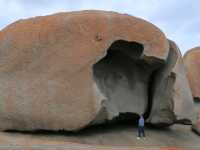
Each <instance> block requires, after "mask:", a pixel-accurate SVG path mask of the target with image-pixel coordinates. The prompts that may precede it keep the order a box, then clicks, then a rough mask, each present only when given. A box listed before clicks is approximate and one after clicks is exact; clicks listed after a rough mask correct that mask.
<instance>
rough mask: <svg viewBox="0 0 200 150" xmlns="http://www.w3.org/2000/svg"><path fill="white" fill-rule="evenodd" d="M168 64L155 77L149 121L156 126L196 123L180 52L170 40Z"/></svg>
mask: <svg viewBox="0 0 200 150" xmlns="http://www.w3.org/2000/svg"><path fill="white" fill-rule="evenodd" d="M169 44H170V50H169V55H168V59H167V63H166V64H165V65H164V66H163V67H161V69H160V70H159V71H158V73H157V74H156V76H155V85H154V88H153V91H152V93H153V95H152V99H153V101H152V102H153V104H152V109H151V113H150V117H149V119H148V121H149V122H151V123H152V124H155V125H170V124H173V123H175V122H179V123H183V124H191V123H192V122H194V104H193V99H192V95H191V91H190V87H189V84H188V81H187V77H186V72H185V69H184V64H183V60H182V56H181V53H180V50H179V49H178V47H177V46H176V44H175V43H174V42H173V41H170V40H169Z"/></svg>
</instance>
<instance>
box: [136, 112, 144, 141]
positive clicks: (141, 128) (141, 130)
mask: <svg viewBox="0 0 200 150" xmlns="http://www.w3.org/2000/svg"><path fill="white" fill-rule="evenodd" d="M144 125H145V122H144V117H143V115H140V118H139V120H138V137H137V139H140V138H141V137H144V139H145V132H144Z"/></svg>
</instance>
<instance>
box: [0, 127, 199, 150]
mask: <svg viewBox="0 0 200 150" xmlns="http://www.w3.org/2000/svg"><path fill="white" fill-rule="evenodd" d="M146 135H147V137H146V139H145V140H144V139H140V140H137V127H136V126H134V125H130V124H117V125H116V124H115V125H107V126H106V125H104V126H95V127H90V128H88V129H84V130H82V131H80V132H77V133H69V132H64V131H60V132H47V131H40V132H36V133H30V132H23V133H22V132H1V133H0V149H1V146H8V145H20V144H24V143H25V145H33V146H36V145H41V144H47V145H48V144H51V145H52V144H53V145H56V144H58V145H59V146H62V145H63V144H64V145H65V147H66V144H68V145H69V143H71V142H72V143H71V146H74V144H73V143H79V144H84V145H93V146H95V147H96V145H101V146H103V147H110V146H116V147H117V148H115V149H119V148H120V147H121V148H122V147H135V148H136V150H137V149H138V147H140V148H142V147H146V148H147V147H148V150H151V149H152V150H154V149H155V150H157V148H164V147H176V148H180V149H183V150H200V137H199V136H197V135H196V134H194V133H193V132H191V130H190V126H185V125H174V126H172V127H170V128H166V129H162V130H161V129H160V130H159V129H155V128H151V127H146ZM51 147H52V146H51ZM80 147H82V148H83V146H80ZM96 148H97V147H96ZM36 149H38V148H36ZM47 149H48V148H47ZM70 149H76V150H79V149H78V148H77V147H76V148H70ZM86 149H88V148H86ZM103 149H106V148H103ZM141 150H143V149H141Z"/></svg>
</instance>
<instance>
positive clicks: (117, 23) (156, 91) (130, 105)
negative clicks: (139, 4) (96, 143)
mask: <svg viewBox="0 0 200 150" xmlns="http://www.w3.org/2000/svg"><path fill="white" fill-rule="evenodd" d="M169 45H170V49H169ZM0 53H1V55H0V64H1V68H0V122H1V123H0V129H1V130H6V129H15V130H38V129H44V130H60V129H64V130H79V129H82V128H84V127H86V126H88V125H90V124H96V123H103V122H104V121H107V120H112V119H115V118H116V117H118V116H119V115H121V114H122V115H123V114H127V113H128V114H135V115H136V114H144V115H145V118H149V116H150V118H149V122H150V123H153V124H166V125H170V124H172V123H174V122H175V121H176V119H177V118H178V116H179V115H180V116H181V115H182V116H181V117H183V116H185V114H183V112H184V113H185V108H188V107H187V106H188V105H190V104H191V103H190V101H191V100H190V95H189V96H188V93H189V91H188V92H186V90H187V83H186V82H185V81H183V83H180V80H185V77H184V72H183V71H182V69H178V68H180V67H177V68H176V66H177V65H178V66H179V64H180V63H177V62H179V59H180V58H181V56H180V55H179V54H178V52H177V51H176V48H173V46H172V45H171V44H169V42H168V40H167V39H166V37H165V35H164V34H163V33H162V32H161V31H160V30H159V29H158V28H157V27H155V26H154V25H152V24H150V23H148V22H146V21H144V20H141V19H139V18H136V17H133V16H129V15H125V14H118V13H114V12H105V11H81V12H71V13H59V14H55V15H50V16H44V17H36V18H31V19H26V20H20V21H17V22H15V23H13V24H11V25H10V26H8V27H6V28H5V29H3V30H2V31H0ZM179 73H180V74H179ZM176 78H177V80H176ZM182 84H183V85H184V86H185V85H186V88H184V90H182V91H180V90H179V87H180V86H177V85H182ZM174 90H175V91H178V93H179V96H178V97H176V96H174V93H173V91H174ZM184 92H186V93H185V95H186V97H185V95H184ZM182 94H183V95H182ZM187 96H188V97H187ZM175 97H176V98H175ZM180 97H181V98H180ZM182 98H183V100H182ZM178 99H179V100H178ZM182 104H183V105H182ZM174 105H175V106H174ZM186 105H187V106H186ZM191 106H192V104H191ZM176 115H178V116H176ZM187 115H188V114H187ZM186 118H187V119H188V117H186Z"/></svg>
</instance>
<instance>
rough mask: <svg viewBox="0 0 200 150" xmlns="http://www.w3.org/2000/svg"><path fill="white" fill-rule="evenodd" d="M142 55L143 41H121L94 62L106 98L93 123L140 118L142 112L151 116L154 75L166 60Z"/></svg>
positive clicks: (95, 72)
mask: <svg viewBox="0 0 200 150" xmlns="http://www.w3.org/2000/svg"><path fill="white" fill-rule="evenodd" d="M142 54H143V45H142V44H139V43H136V42H127V41H123V40H119V41H115V42H114V43H113V44H112V45H111V46H110V48H109V49H108V50H107V55H106V56H105V57H104V58H102V59H101V60H99V61H98V62H97V63H96V64H94V66H93V74H94V81H95V82H96V84H97V87H98V88H99V91H100V92H101V94H102V95H104V97H105V99H104V100H103V102H102V110H101V111H100V114H99V115H98V116H97V118H96V120H94V122H93V123H92V124H95V123H96V122H98V123H101V122H105V121H106V120H127V119H129V118H130V117H133V118H134V119H136V120H137V118H138V115H139V114H144V116H145V118H148V116H149V114H150V111H151V107H152V91H153V89H152V87H153V86H154V76H155V74H156V70H157V69H158V68H160V67H161V66H162V64H163V61H161V60H159V59H157V58H155V57H146V56H142ZM131 114H132V115H131ZM116 118H117V119H116ZM97 120H98V121H97Z"/></svg>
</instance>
